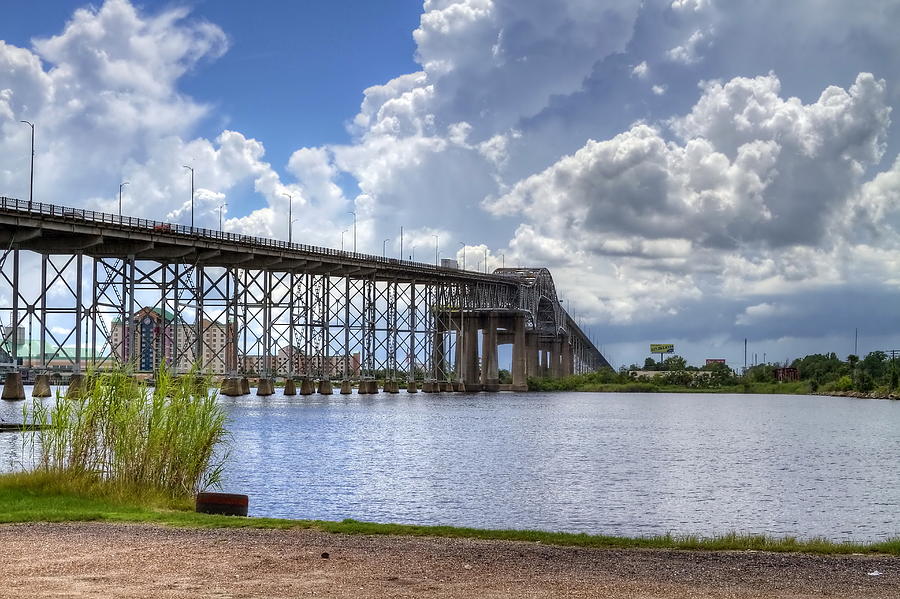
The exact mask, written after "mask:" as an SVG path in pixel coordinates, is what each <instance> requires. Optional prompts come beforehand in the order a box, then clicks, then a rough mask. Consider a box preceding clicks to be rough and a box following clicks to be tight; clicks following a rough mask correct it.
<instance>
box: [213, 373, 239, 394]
mask: <svg viewBox="0 0 900 599" xmlns="http://www.w3.org/2000/svg"><path fill="white" fill-rule="evenodd" d="M219 393H221V394H222V395H226V396H228V397H237V396H239V395H243V392H242V391H241V379H239V378H237V377H233V376H229V377H225V378H224V379H222V386H221V387H220V388H219Z"/></svg>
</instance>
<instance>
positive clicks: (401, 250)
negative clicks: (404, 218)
mask: <svg viewBox="0 0 900 599" xmlns="http://www.w3.org/2000/svg"><path fill="white" fill-rule="evenodd" d="M400 259H401V260H403V225H400Z"/></svg>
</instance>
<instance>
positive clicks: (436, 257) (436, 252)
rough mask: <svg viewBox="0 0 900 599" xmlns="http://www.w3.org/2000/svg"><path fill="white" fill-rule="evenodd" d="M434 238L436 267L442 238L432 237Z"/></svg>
mask: <svg viewBox="0 0 900 599" xmlns="http://www.w3.org/2000/svg"><path fill="white" fill-rule="evenodd" d="M432 237H434V265H435V266H437V265H438V242H439V241H440V238H438V236H437V235H432Z"/></svg>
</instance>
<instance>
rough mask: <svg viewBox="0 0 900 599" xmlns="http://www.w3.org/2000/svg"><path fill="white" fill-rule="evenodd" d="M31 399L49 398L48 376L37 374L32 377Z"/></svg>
mask: <svg viewBox="0 0 900 599" xmlns="http://www.w3.org/2000/svg"><path fill="white" fill-rule="evenodd" d="M31 397H50V375H49V374H39V375H37V376H36V377H34V387H32V389H31Z"/></svg>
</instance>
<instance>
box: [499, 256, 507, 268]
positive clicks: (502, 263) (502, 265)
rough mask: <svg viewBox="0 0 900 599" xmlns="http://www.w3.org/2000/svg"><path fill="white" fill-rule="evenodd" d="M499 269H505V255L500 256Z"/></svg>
mask: <svg viewBox="0 0 900 599" xmlns="http://www.w3.org/2000/svg"><path fill="white" fill-rule="evenodd" d="M500 268H506V254H500Z"/></svg>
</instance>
